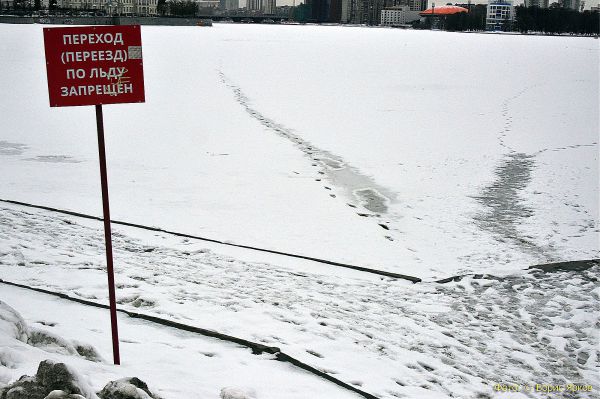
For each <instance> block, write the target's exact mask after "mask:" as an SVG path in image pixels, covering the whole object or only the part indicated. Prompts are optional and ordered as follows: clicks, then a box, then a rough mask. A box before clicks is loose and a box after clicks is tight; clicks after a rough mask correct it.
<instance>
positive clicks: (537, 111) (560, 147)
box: [0, 24, 599, 278]
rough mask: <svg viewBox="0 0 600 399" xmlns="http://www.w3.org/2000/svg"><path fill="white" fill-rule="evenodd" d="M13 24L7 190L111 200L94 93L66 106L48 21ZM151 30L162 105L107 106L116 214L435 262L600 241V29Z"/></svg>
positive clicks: (57, 199)
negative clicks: (558, 33)
mask: <svg viewBox="0 0 600 399" xmlns="http://www.w3.org/2000/svg"><path fill="white" fill-rule="evenodd" d="M0 34H1V37H2V39H3V40H2V41H1V43H0V54H2V57H1V60H0V62H1V65H2V71H3V73H2V74H0V87H2V92H3V96H2V98H0V115H1V118H2V120H1V123H2V125H1V126H2V130H1V133H0V169H1V170H2V171H4V173H2V174H0V188H1V189H0V197H2V198H7V199H13V200H21V201H26V202H33V203H39V204H42V205H48V206H56V207H59V208H68V209H71V210H76V211H81V212H85V213H92V214H96V215H100V214H101V206H100V198H99V191H100V190H99V187H98V186H99V178H98V165H97V148H96V138H95V119H94V111H93V108H92V107H81V108H72V107H71V108H62V109H50V108H49V106H48V99H47V89H46V76H45V65H44V58H43V54H44V53H43V41H42V27H41V26H31V25H30V26H15V25H2V26H0ZM142 40H143V45H144V67H145V77H146V93H147V102H146V104H143V105H139V104H136V105H115V106H107V107H105V125H106V135H107V154H108V167H109V183H110V193H111V206H112V214H113V216H114V218H115V219H119V220H125V221H130V222H137V223H141V224H146V225H155V226H161V227H164V228H168V229H171V230H176V231H182V232H187V233H193V234H199V235H203V236H207V237H214V238H217V239H221V240H229V241H232V242H236V243H243V244H249V245H256V246H262V247H267V248H273V249H278V250H283V251H289V252H295V253H302V254H306V255H311V256H316V257H320V258H329V259H332V260H338V261H344V262H348V263H354V264H359V265H363V266H370V267H375V268H380V269H386V270H391V271H396V272H400V273H404V274H409V275H414V276H417V277H422V278H429V277H444V276H448V275H454V274H457V273H462V272H468V271H494V272H495V273H501V272H503V271H506V270H514V269H515V268H522V267H523V266H525V265H531V264H537V263H543V262H546V261H551V260H566V259H581V258H592V257H598V226H597V219H598V195H597V193H598V166H597V162H598V157H597V154H598V144H597V143H598V107H599V104H598V50H599V44H598V41H597V40H594V39H592V38H572V37H529V36H518V35H482V34H460V33H445V32H418V31H401V30H392V29H366V28H356V27H319V26H259V25H253V26H246V25H244V26H241V25H232V24H223V25H219V24H216V25H215V26H214V27H212V28H205V29H203V28H197V27H143V29H142ZM383 226H385V227H383Z"/></svg>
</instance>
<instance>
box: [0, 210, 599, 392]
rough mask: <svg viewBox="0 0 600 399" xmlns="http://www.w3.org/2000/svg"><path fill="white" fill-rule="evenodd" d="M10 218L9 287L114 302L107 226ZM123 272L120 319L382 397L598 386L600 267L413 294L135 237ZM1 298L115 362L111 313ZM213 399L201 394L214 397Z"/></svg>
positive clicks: (3, 229)
mask: <svg viewBox="0 0 600 399" xmlns="http://www.w3.org/2000/svg"><path fill="white" fill-rule="evenodd" d="M0 209H1V213H0V239H1V240H0V243H1V244H0V265H1V266H2V267H1V269H0V278H2V279H5V280H10V281H13V282H17V283H23V284H26V285H30V286H34V287H39V288H49V289H50V290H53V291H55V292H61V293H65V294H68V295H71V296H74V297H78V298H83V299H87V300H92V301H96V302H99V303H106V302H107V289H106V273H105V268H104V253H103V248H104V247H103V245H104V244H103V235H102V227H101V223H100V222H94V223H95V226H94V225H93V223H91V222H87V223H85V224H83V225H82V224H80V223H79V221H78V219H76V218H71V217H64V216H61V217H59V218H57V217H56V214H53V213H48V212H43V211H37V212H36V211H34V212H33V213H32V212H31V211H30V210H27V211H23V210H19V209H17V207H4V206H2V207H1V208H0ZM86 224H89V225H86ZM161 241H163V243H162V244H161V243H160V242H161ZM150 242H151V243H152V244H151V245H149V244H148V243H150ZM115 260H116V281H117V302H118V303H119V305H120V306H123V307H125V308H126V309H133V310H136V311H140V312H142V313H146V314H151V315H157V316H160V317H163V318H167V319H170V320H174V321H177V322H180V323H184V324H189V325H193V326H196V327H202V328H209V329H215V330H217V331H220V332H222V333H226V334H229V335H233V336H237V337H241V338H244V339H248V340H251V341H254V342H260V343H263V344H266V345H269V346H276V347H279V348H281V349H282V350H283V351H284V352H286V353H288V354H290V355H292V356H294V357H296V358H298V359H300V360H302V361H304V362H305V363H308V364H309V365H312V366H314V367H316V368H318V369H320V370H322V371H325V372H326V373H329V374H331V375H333V376H335V377H336V378H338V379H340V380H342V381H344V382H346V383H351V384H354V385H356V386H357V387H360V389H363V390H365V391H366V392H369V393H371V394H374V395H377V396H378V397H382V398H396V397H399V398H403V397H404V398H440V399H441V398H452V397H454V398H475V397H481V398H485V397H498V398H501V397H503V396H502V395H505V394H504V393H501V392H494V390H493V386H494V385H495V384H519V385H521V386H525V385H526V384H527V385H530V386H531V385H533V384H554V385H557V384H559V385H567V384H569V383H575V384H584V385H592V386H593V387H595V389H597V387H598V386H600V377H599V376H598V364H599V363H598V362H599V361H600V358H599V357H600V351H599V350H598V345H599V344H600V342H599V340H598V324H597V323H598V316H599V312H600V285H599V283H598V272H599V271H600V270H599V266H595V267H594V268H592V269H589V270H587V271H585V272H556V273H525V272H520V273H518V274H515V275H511V276H507V277H504V278H491V279H473V278H472V277H468V278H466V279H463V280H462V281H460V282H457V283H448V284H438V283H420V284H415V285H412V284H410V283H408V282H405V281H402V280H394V279H388V278H380V277H372V276H369V275H365V274H364V273H362V274H361V273H358V272H347V274H346V275H337V274H334V273H331V272H327V271H323V272H321V271H319V270H311V271H306V269H307V268H308V267H305V268H304V269H305V270H304V271H298V270H296V271H294V270H293V269H292V268H290V267H289V266H281V265H279V264H277V263H276V262H273V263H270V264H269V263H259V262H245V261H241V260H238V259H235V258H233V257H230V256H224V255H220V254H219V253H217V252H215V251H212V250H210V249H207V248H206V247H205V246H204V244H203V243H201V242H192V241H189V240H187V239H184V240H181V239H175V238H173V237H169V236H165V235H161V234H157V235H154V236H153V237H147V234H146V235H144V234H142V235H141V236H140V234H139V232H136V230H135V229H131V228H128V229H122V228H120V227H119V228H117V229H116V232H115ZM350 273H353V275H352V274H350ZM0 292H1V293H2V300H4V301H6V302H7V303H8V304H13V303H16V304H15V305H14V306H15V307H16V308H17V309H21V310H22V313H23V314H24V316H25V317H27V318H28V319H30V320H31V321H32V322H33V321H36V320H37V319H38V318H40V317H41V316H40V312H41V314H42V315H43V314H44V312H49V314H51V315H52V317H46V318H45V319H44V320H46V319H47V321H48V322H51V323H57V325H61V324H62V323H65V324H67V325H69V326H70V325H71V324H72V323H73V321H72V320H70V319H71V318H72V317H73V315H74V314H77V318H78V319H77V320H78V321H76V322H77V323H80V324H84V325H86V326H89V325H93V328H94V329H100V330H102V331H103V333H104V336H103V337H102V338H100V337H99V336H98V335H96V334H94V335H93V336H90V338H89V339H88V340H87V341H86V342H87V343H90V344H91V343H92V341H93V342H95V341H96V340H102V341H101V342H102V346H101V348H102V349H103V350H102V352H103V353H104V354H105V356H106V357H109V353H110V350H109V346H108V345H109V342H108V331H107V328H108V316H107V314H106V313H107V312H106V311H104V313H105V321H104V323H105V324H106V325H103V326H99V325H98V321H97V320H94V321H87V319H86V316H85V313H86V312H87V310H86V311H85V312H82V311H81V310H80V311H70V310H69V311H67V310H65V309H64V308H63V306H64V305H65V304H64V303H62V302H64V301H54V302H50V303H48V304H47V305H44V306H42V305H37V302H35V301H36V298H37V295H35V296H34V298H33V299H32V300H31V301H32V303H33V305H28V303H29V302H30V299H29V294H28V293H27V292H23V290H17V292H15V290H14V289H7V288H6V287H5V286H3V285H2V286H0ZM16 298H21V299H20V300H16ZM77 306H79V307H81V305H77ZM77 306H76V307H77ZM47 309H49V310H47ZM82 313H84V314H82ZM65 318H66V319H69V320H68V321H63V320H64V319H65ZM121 319H122V318H121ZM127 323H129V322H127ZM47 324H48V323H47ZM102 327H103V328H102ZM82 328H83V329H85V328H86V327H82ZM87 328H89V327H87ZM126 328H127V327H126ZM50 330H51V331H52V329H50ZM58 330H59V331H60V332H61V333H62V334H65V333H66V334H68V335H67V336H70V337H71V338H72V339H79V340H82V338H81V337H88V336H89V333H88V332H85V331H83V332H82V331H81V329H78V330H73V331H71V330H70V329H69V328H66V329H65V328H59V329H58ZM132 340H133V342H134V343H137V342H143V343H145V344H146V345H154V344H155V342H156V341H155V340H154V338H153V336H152V335H150V337H146V335H145V334H144V333H142V332H135V331H130V332H127V333H126V334H125V336H124V342H125V345H126V347H128V346H129V344H131V343H132ZM165 340H167V339H166V338H164V339H163V341H165ZM163 341H161V342H163ZM168 342H171V343H172V344H173V345H175V346H181V347H182V348H183V349H182V350H183V351H184V352H185V351H189V350H191V349H188V346H190V345H195V343H194V342H193V340H190V339H178V338H176V337H175V338H171V341H168ZM161 348H162V347H161ZM223 350H225V349H223ZM159 352H160V350H159ZM128 356H133V359H131V358H128ZM124 359H127V360H126V361H127V362H130V363H132V364H133V363H136V364H139V363H142V366H139V365H138V367H144V368H143V369H141V370H142V371H144V372H145V374H142V375H138V377H140V378H142V379H148V380H151V381H152V380H153V379H154V378H155V376H157V375H159V374H160V371H159V370H156V369H155V368H153V367H154V366H152V365H148V364H147V363H148V362H152V359H146V358H145V357H144V356H142V355H139V354H138V355H127V354H125V355H124ZM94 367H95V366H94ZM132 367H133V366H132ZM207 367H208V366H207ZM170 368H172V370H173V371H174V372H177V371H178V370H180V368H182V369H184V370H188V368H189V366H188V363H187V360H186V361H182V362H181V363H180V364H179V363H178V362H177V361H173V362H172V364H171V365H170ZM133 369H134V370H139V368H138V369H136V368H135V367H134V368H133ZM86 370H87V369H86ZM90 370H91V369H90ZM126 370H129V369H126ZM112 372H113V373H116V371H112ZM188 372H189V371H186V373H188ZM198 372H199V373H201V374H203V371H201V370H198ZM16 374H18V373H16ZM146 374H147V375H146ZM185 375H188V374H185ZM14 376H16V375H13V377H14ZM148 376H149V377H150V378H148ZM290 378H291V377H290ZM156 381H158V382H160V384H159V385H161V389H163V390H164V391H165V393H168V392H173V391H172V390H175V389H177V388H176V387H173V386H172V384H173V383H172V382H170V381H171V378H170V376H169V375H168V376H167V378H166V379H165V378H164V376H163V377H160V378H159V377H156ZM209 381H210V383H211V384H220V385H223V384H225V381H223V380H217V381H216V382H215V381H213V380H209ZM304 383H308V382H305V381H304V380H298V381H297V382H296V384H300V385H301V384H304ZM301 386H302V385H301ZM212 388H214V389H213V391H214V390H215V389H216V388H217V387H212ZM307 388H308V389H309V390H308V391H302V390H300V391H299V392H300V394H299V397H304V398H324V399H325V398H326V399H330V398H337V397H345V396H343V395H342V394H340V395H342V396H336V395H333V396H331V395H330V394H327V393H325V392H323V393H321V394H319V395H315V394H314V393H311V392H312V391H310V389H312V388H313V387H312V386H311V387H307ZM206 389H207V391H202V392H209V391H210V389H211V387H206ZM253 389H255V390H257V391H260V392H262V391H263V389H264V382H262V381H256V382H255V383H254V385H253ZM596 394H597V392H595V393H594V395H596ZM346 395H350V393H346ZM477 395H482V396H477ZM485 395H489V396H485ZM166 397H167V398H169V397H173V398H176V397H177V398H180V397H182V398H184V397H185V398H188V397H189V398H192V397H194V396H185V395H183V396H169V395H166ZM200 397H202V398H204V397H206V398H207V399H208V398H211V397H214V396H210V395H208V394H207V395H206V396H202V395H201V396H200ZM258 397H259V398H263V397H265V398H266V397H271V396H269V395H268V394H266V393H265V394H261V395H259V396H258ZM280 397H284V396H280ZM511 397H516V398H519V397H527V396H526V395H524V394H522V395H516V396H511ZM529 397H543V395H542V394H541V393H533V394H532V395H529ZM582 397H585V396H582ZM595 397H598V396H595Z"/></svg>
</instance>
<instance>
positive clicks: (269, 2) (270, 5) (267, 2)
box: [262, 0, 277, 15]
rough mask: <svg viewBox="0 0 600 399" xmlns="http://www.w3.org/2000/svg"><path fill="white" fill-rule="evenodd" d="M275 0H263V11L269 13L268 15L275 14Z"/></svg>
mask: <svg viewBox="0 0 600 399" xmlns="http://www.w3.org/2000/svg"><path fill="white" fill-rule="evenodd" d="M275 2H276V0H263V9H262V11H263V13H265V14H269V15H274V14H275V8H276V7H277V5H276V3H275Z"/></svg>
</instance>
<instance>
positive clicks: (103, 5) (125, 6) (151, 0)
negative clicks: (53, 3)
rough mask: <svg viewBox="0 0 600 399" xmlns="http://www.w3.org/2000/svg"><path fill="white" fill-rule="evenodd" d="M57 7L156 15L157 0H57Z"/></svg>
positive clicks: (123, 13)
mask: <svg viewBox="0 0 600 399" xmlns="http://www.w3.org/2000/svg"><path fill="white" fill-rule="evenodd" d="M57 5H58V7H60V8H70V9H82V10H98V11H104V12H106V13H107V14H108V15H113V14H120V15H129V14H136V15H156V5H157V0H58V2H57Z"/></svg>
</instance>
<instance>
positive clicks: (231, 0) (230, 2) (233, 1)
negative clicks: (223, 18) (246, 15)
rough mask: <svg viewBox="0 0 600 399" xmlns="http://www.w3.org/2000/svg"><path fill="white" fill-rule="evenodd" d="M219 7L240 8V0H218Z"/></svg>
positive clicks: (225, 8) (223, 8)
mask: <svg viewBox="0 0 600 399" xmlns="http://www.w3.org/2000/svg"><path fill="white" fill-rule="evenodd" d="M219 8H220V9H221V10H227V11H229V10H237V9H239V8H240V0H220V1H219Z"/></svg>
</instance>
